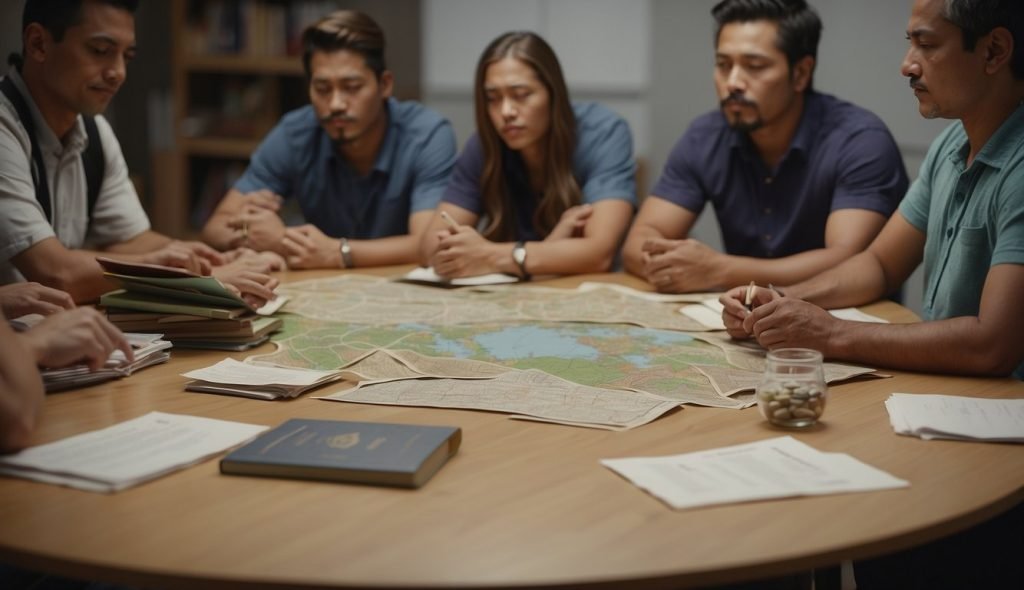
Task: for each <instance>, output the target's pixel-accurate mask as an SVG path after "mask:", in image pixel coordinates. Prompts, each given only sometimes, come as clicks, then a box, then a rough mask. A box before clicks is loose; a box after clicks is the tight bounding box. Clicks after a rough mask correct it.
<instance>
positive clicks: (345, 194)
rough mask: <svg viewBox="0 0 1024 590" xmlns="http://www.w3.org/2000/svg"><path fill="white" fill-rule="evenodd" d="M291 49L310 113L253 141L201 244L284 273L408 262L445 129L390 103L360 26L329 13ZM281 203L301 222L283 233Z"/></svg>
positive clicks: (450, 143)
mask: <svg viewBox="0 0 1024 590" xmlns="http://www.w3.org/2000/svg"><path fill="white" fill-rule="evenodd" d="M302 40H303V46H304V54H303V65H304V66H305V69H306V75H307V76H308V79H309V96H310V102H311V104H310V105H308V106H306V107H302V108H300V109H297V110H295V111H292V112H290V113H288V114H286V115H285V116H284V117H283V118H282V120H281V121H280V123H278V125H277V126H276V127H275V128H274V129H273V130H272V131H271V132H270V134H269V135H268V136H267V137H266V139H264V141H263V143H262V144H261V145H260V147H259V148H258V149H257V150H256V153H254V154H253V156H252V160H251V161H250V164H249V167H248V169H247V170H246V171H245V174H244V175H243V176H242V177H241V178H240V179H239V180H238V182H237V183H236V184H235V186H234V187H233V188H232V189H231V190H230V191H229V192H228V194H227V195H226V196H225V197H224V199H223V200H222V201H221V203H220V204H219V205H218V207H217V210H216V211H215V212H214V214H213V215H212V216H211V218H210V220H209V221H208V222H207V224H206V227H205V228H204V229H203V238H204V239H205V240H206V241H207V242H208V243H210V244H211V245H213V246H214V247H217V248H220V249H228V248H234V247H239V246H248V247H250V248H254V249H257V250H272V251H275V252H278V253H279V254H281V255H283V256H284V257H285V258H286V260H287V261H288V265H289V266H290V267H292V268H339V267H341V268H350V267H353V266H381V265H387V264H401V263H406V262H413V261H415V260H416V253H417V246H418V244H419V238H420V234H421V233H422V232H423V231H424V230H425V229H426V227H427V225H428V223H429V222H430V219H431V216H432V214H433V210H434V207H436V206H437V203H438V201H440V199H441V194H442V193H443V191H444V188H445V186H446V184H447V182H448V176H449V174H450V173H451V169H452V166H453V164H454V162H455V155H456V145H455V135H454V133H453V132H452V128H451V125H450V124H449V123H448V121H446V120H445V119H444V118H443V117H441V116H440V115H439V114H437V113H435V112H434V111H431V110H429V109H427V108H426V107H424V106H422V105H420V104H418V103H415V102H411V101H404V102H403V101H398V100H395V99H394V98H392V97H391V92H392V87H393V76H392V73H391V72H390V71H388V70H387V68H386V67H385V62H384V45H385V43H384V34H383V32H382V31H381V29H380V27H379V26H378V25H377V23H376V22H374V21H373V19H371V18H370V17H369V16H367V15H365V14H363V13H361V12H357V11H352V10H340V11H337V12H334V13H331V14H329V15H328V16H326V17H325V18H323V19H322V20H320V21H319V22H317V23H315V24H314V25H312V26H310V27H309V28H308V29H306V31H305V32H304V33H303V37H302ZM279 195H280V196H279ZM282 197H283V198H294V199H296V200H297V201H298V204H299V206H300V208H301V209H302V213H303V215H304V216H305V218H306V220H307V221H308V222H309V223H308V224H306V225H302V226H297V227H285V225H284V223H283V222H282V220H281V218H280V217H279V215H278V213H277V211H278V208H279V206H280V205H281V202H282V201H283V198H282Z"/></svg>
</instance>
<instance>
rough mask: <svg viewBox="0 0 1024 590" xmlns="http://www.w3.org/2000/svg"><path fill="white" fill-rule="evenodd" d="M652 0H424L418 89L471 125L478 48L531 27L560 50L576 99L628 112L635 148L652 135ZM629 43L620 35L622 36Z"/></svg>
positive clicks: (466, 127)
mask: <svg viewBox="0 0 1024 590" xmlns="http://www.w3.org/2000/svg"><path fill="white" fill-rule="evenodd" d="M650 6H651V3H650V0H630V1H627V0H515V1H514V2H509V1H501V0H482V1H481V0H423V26H424V30H423V43H424V51H423V64H422V65H423V68H422V71H423V96H424V100H425V102H427V103H428V104H429V105H430V106H432V107H433V108H435V109H437V110H439V111H441V112H442V113H443V114H444V115H446V116H447V117H448V118H449V119H451V121H452V123H453V125H454V126H455V132H456V134H457V135H458V139H459V142H460V143H461V142H464V141H465V140H466V139H468V137H469V135H470V134H472V133H473V131H474V123H473V98H472V88H473V75H474V72H475V70H476V62H477V59H479V57H480V53H481V52H483V50H484V48H485V47H486V46H487V45H488V44H489V43H490V42H491V41H492V40H493V39H494V38H496V37H497V36H498V35H500V34H502V33H504V32H506V31H511V30H520V29H521V30H531V31H534V32H536V33H538V34H540V35H541V36H542V37H544V38H545V39H546V40H547V41H548V42H549V43H550V44H551V46H552V48H553V49H554V50H555V52H556V53H557V54H558V57H559V61H560V62H561V64H562V69H563V71H564V73H565V76H566V80H567V82H568V84H569V87H570V91H571V93H572V99H573V100H577V101H591V100H595V101H600V102H602V103H604V104H605V105H606V106H608V107H610V108H612V109H614V110H616V111H617V112H618V113H619V114H621V115H622V116H623V117H625V118H626V120H627V121H628V122H629V124H630V127H631V129H632V130H633V141H634V144H635V145H636V148H637V155H638V156H641V157H645V156H646V155H647V148H648V146H649V145H650V143H651V139H650V133H649V123H648V120H649V112H650V110H649V108H648V107H647V103H648V92H649V90H650V88H651V78H650V63H651V60H650V43H649V42H648V37H649V31H650V27H651V25H650ZM623 38H625V39H629V40H630V42H629V43H622V41H621V40H622V39H623Z"/></svg>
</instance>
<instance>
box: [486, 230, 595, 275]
mask: <svg viewBox="0 0 1024 590" xmlns="http://www.w3.org/2000/svg"><path fill="white" fill-rule="evenodd" d="M505 246H507V248H503V249H502V250H501V251H502V252H504V257H507V259H508V261H509V262H511V263H512V266H513V268H515V269H516V273H515V274H518V268H517V267H516V266H515V261H513V260H512V247H513V244H506V245H505ZM614 260H615V247H614V245H609V244H608V243H607V240H604V239H598V238H566V239H562V240H554V241H550V242H527V243H526V268H527V271H528V272H529V273H530V274H533V275H548V274H554V275H564V274H583V273H595V272H608V271H610V270H611V268H612V263H613V262H614Z"/></svg>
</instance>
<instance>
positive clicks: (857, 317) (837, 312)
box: [828, 307, 889, 324]
mask: <svg viewBox="0 0 1024 590" xmlns="http://www.w3.org/2000/svg"><path fill="white" fill-rule="evenodd" d="M828 312H829V313H830V314H832V315H833V316H835V317H837V318H839V319H841V320H849V321H851V322H871V323H873V324H888V323H889V321H888V320H883V319H882V318H880V317H878V316H874V315H871V314H869V313H864V312H863V311H861V310H859V309H857V308H856V307H842V308H839V309H830V310H828Z"/></svg>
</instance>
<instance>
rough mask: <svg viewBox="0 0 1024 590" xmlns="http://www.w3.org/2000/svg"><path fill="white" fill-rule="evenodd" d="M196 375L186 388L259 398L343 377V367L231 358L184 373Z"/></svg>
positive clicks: (279, 395)
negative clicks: (320, 368)
mask: <svg viewBox="0 0 1024 590" xmlns="http://www.w3.org/2000/svg"><path fill="white" fill-rule="evenodd" d="M182 377H188V378H189V379H193V381H190V382H189V383H188V384H187V385H185V390H186V391H198V392H201V393H222V394H226V395H238V396H242V397H251V398H255V399H267V400H273V399H280V398H293V397H298V396H299V395H302V394H303V393H305V392H307V391H309V390H311V389H315V388H317V387H320V386H322V385H326V384H328V383H332V382H334V381H337V380H339V379H341V378H342V373H341V371H340V370H337V369H335V370H330V371H317V370H313V369H297V368H291V367H275V366H272V365H264V364H250V363H243V362H240V361H236V360H235V359H232V358H227V359H224V360H222V361H220V362H219V363H217V364H215V365H211V366H209V367H205V368H202V369H196V370H195V371H189V372H188V373H184V374H182Z"/></svg>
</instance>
